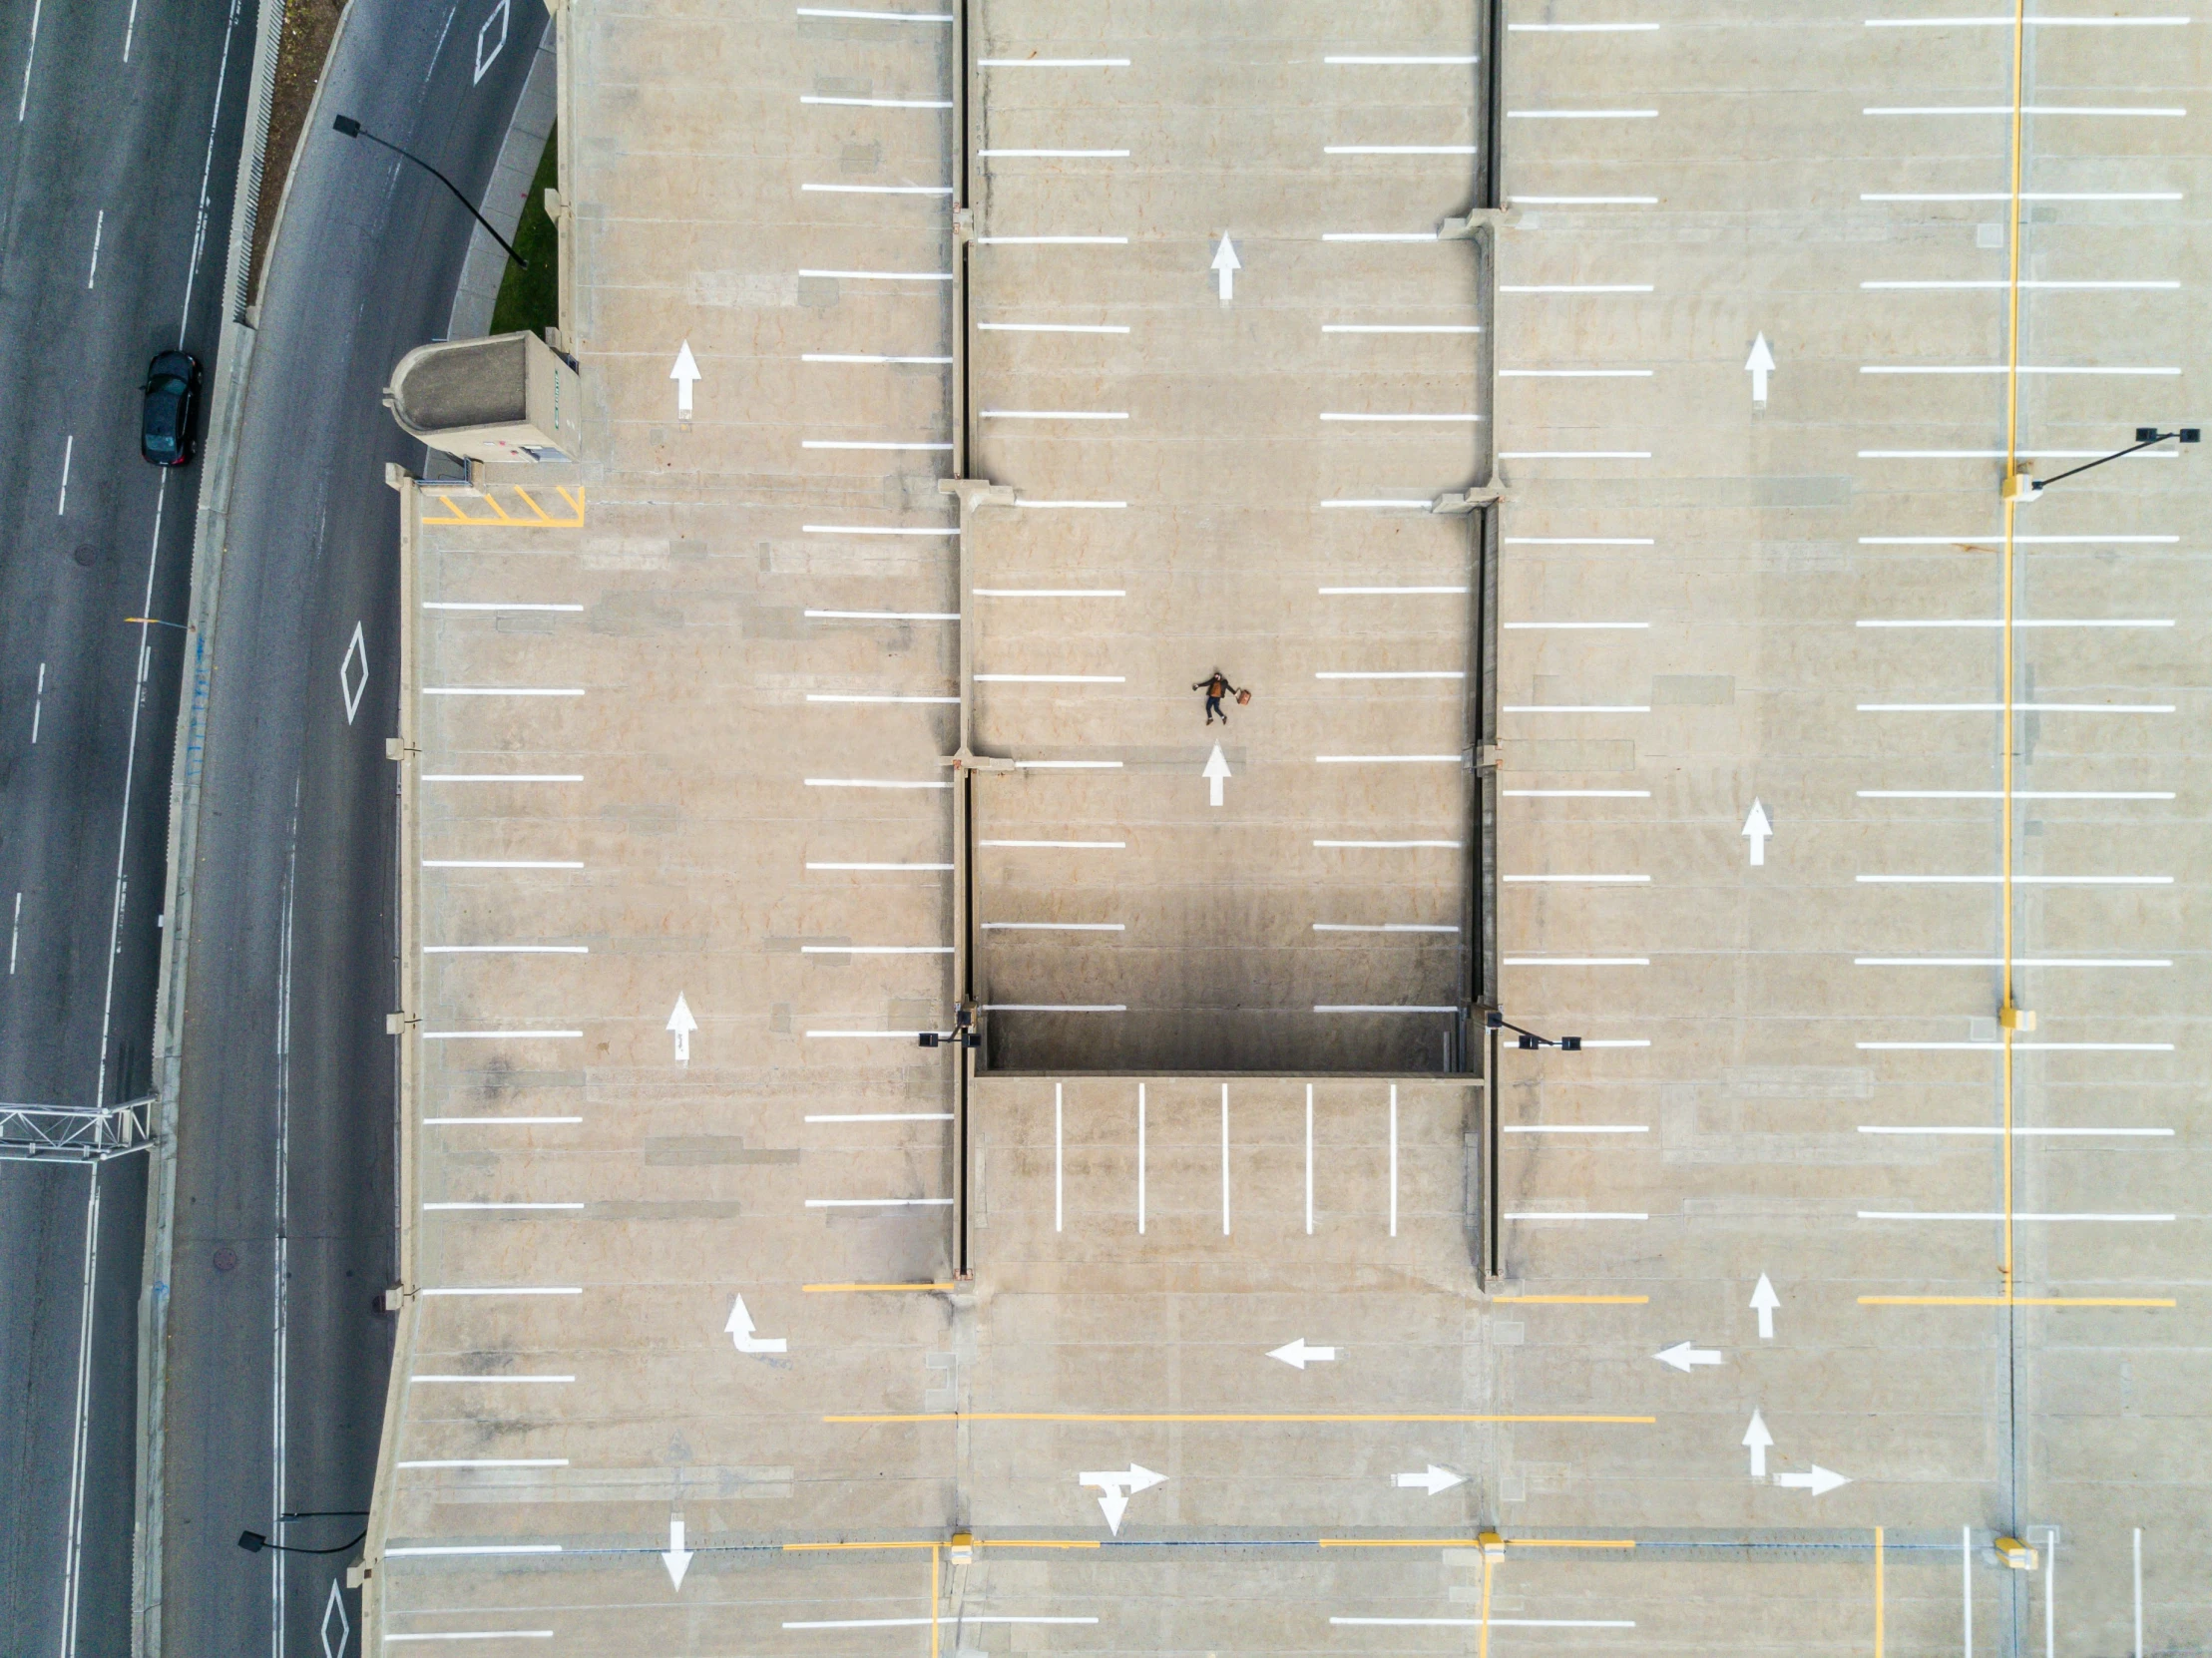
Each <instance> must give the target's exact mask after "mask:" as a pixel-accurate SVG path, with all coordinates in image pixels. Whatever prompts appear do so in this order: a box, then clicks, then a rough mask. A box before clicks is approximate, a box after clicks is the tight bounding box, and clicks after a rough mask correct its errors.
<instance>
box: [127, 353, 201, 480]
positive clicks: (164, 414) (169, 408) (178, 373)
mask: <svg viewBox="0 0 2212 1658" xmlns="http://www.w3.org/2000/svg"><path fill="white" fill-rule="evenodd" d="M140 390H142V391H144V392H145V393H146V411H145V414H144V416H143V418H142V419H141V420H140V422H139V453H140V454H141V455H144V456H145V457H146V458H147V459H148V460H149V461H152V462H153V463H154V464H155V465H156V466H183V465H184V464H185V463H186V462H188V461H190V460H191V459H192V417H193V412H194V409H195V407H196V406H197V405H198V403H199V401H200V364H199V362H198V361H197V360H196V359H195V358H194V357H193V356H192V355H191V354H190V353H189V352H184V351H164V352H162V353H161V354H160V355H159V356H157V357H156V358H155V359H154V360H153V361H152V362H150V363H148V364H147V365H146V384H145V385H144V386H142V387H141V388H140Z"/></svg>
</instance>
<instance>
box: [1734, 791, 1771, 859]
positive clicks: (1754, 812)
mask: <svg viewBox="0 0 2212 1658" xmlns="http://www.w3.org/2000/svg"><path fill="white" fill-rule="evenodd" d="M1741 833H1742V835H1743V838H1744V839H1745V840H1747V841H1749V842H1750V843H1751V867H1752V868H1753V869H1757V868H1758V867H1759V866H1760V865H1761V864H1763V863H1765V862H1766V861H1767V837H1768V836H1769V835H1771V834H1773V833H1774V822H1773V820H1772V819H1771V818H1769V817H1768V816H1767V809H1766V808H1765V807H1764V806H1762V805H1760V804H1759V799H1758V797H1757V796H1756V795H1754V796H1753V797H1752V800H1751V812H1750V815H1749V816H1748V817H1746V818H1745V819H1744V820H1743V829H1742V831H1741Z"/></svg>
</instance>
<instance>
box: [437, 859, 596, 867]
mask: <svg viewBox="0 0 2212 1658" xmlns="http://www.w3.org/2000/svg"><path fill="white" fill-rule="evenodd" d="M422 867H423V868H424V869H582V868H583V867H584V865H583V862H582V861H581V860H568V859H553V858H425V859H423V860H422Z"/></svg>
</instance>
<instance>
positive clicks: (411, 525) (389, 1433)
mask: <svg viewBox="0 0 2212 1658" xmlns="http://www.w3.org/2000/svg"><path fill="white" fill-rule="evenodd" d="M384 477H385V481H386V482H387V483H389V484H390V485H391V486H392V488H394V489H395V490H397V491H398V492H399V664H398V672H399V686H398V690H399V734H398V735H397V736H395V737H393V738H392V739H391V740H390V742H389V743H388V744H387V745H386V750H385V751H386V753H388V754H389V755H390V756H391V758H392V759H393V760H395V761H397V762H398V765H399V789H398V795H399V832H398V834H397V835H396V836H394V837H393V855H394V857H395V858H396V859H397V861H398V864H399V868H398V870H397V872H396V874H397V876H398V881H397V886H398V889H399V914H398V938H397V940H396V941H395V942H396V943H397V945H398V958H399V976H398V980H397V983H396V988H397V996H396V998H395V1000H396V1001H397V1002H398V1004H399V1006H398V1007H397V1008H396V1009H394V1010H393V1012H392V1014H391V1016H390V1018H389V1019H388V1021H387V1022H386V1023H387V1025H388V1027H389V1029H390V1031H391V1034H392V1036H394V1037H395V1038H396V1039H397V1041H398V1043H399V1049H398V1055H397V1058H398V1066H397V1072H398V1087H397V1094H398V1098H397V1100H396V1101H395V1106H396V1114H397V1117H398V1127H399V1169H398V1174H399V1180H398V1184H399V1191H398V1198H399V1203H398V1208H399V1217H398V1226H399V1282H398V1283H397V1284H395V1285H394V1286H392V1288H391V1290H389V1291H387V1292H386V1294H387V1297H388V1298H391V1299H396V1301H397V1303H398V1305H397V1307H396V1309H395V1311H397V1313H398V1314H399V1328H398V1330H397V1331H396V1332H395V1333H394V1337H393V1341H392V1368H391V1374H390V1376H389V1378H388V1379H387V1381H386V1383H385V1389H384V1420H383V1426H382V1428H381V1430H380V1431H379V1433H378V1436H377V1442H376V1483H375V1484H374V1486H372V1487H371V1492H370V1496H369V1516H368V1526H367V1528H366V1535H365V1536H364V1537H363V1539H362V1544H361V1557H360V1558H359V1559H358V1560H356V1561H354V1562H353V1563H352V1564H351V1565H349V1566H348V1567H347V1568H346V1585H347V1587H349V1588H354V1589H358V1590H360V1592H361V1650H362V1651H364V1652H373V1651H376V1650H378V1648H379V1647H380V1646H381V1645H382V1642H383V1623H384V1586H383V1577H382V1567H383V1563H384V1539H385V1538H386V1537H387V1536H389V1535H390V1533H391V1505H392V1494H393V1479H394V1474H395V1471H396V1470H395V1469H394V1467H393V1459H394V1458H395V1457H396V1456H397V1455H398V1453H399V1436H400V1430H401V1428H402V1426H403V1423H402V1419H403V1417H404V1415H405V1411H406V1403H407V1374H408V1370H409V1368H410V1366H411V1363H412V1360H413V1355H414V1351H415V1332H416V1325H417V1321H418V1319H419V1316H420V1312H421V1299H420V1297H419V1295H418V1294H417V1289H418V1285H417V1282H416V1268H415V1249H416V1245H417V1242H418V1241H419V1240H418V1236H417V1228H416V1217H417V1215H418V1214H419V1212H420V1206H419V1205H418V1204H417V1202H416V1201H415V1183H416V1175H417V1163H416V1150H417V1139H418V1137H419V1134H420V1130H421V1122H422V1113H421V1105H422V1100H421V1087H420V1080H421V1074H422V1067H421V1059H422V1043H421V1033H422V998H421V975H420V970H419V968H418V966H417V964H418V963H419V961H420V959H421V958H420V951H419V949H418V946H419V943H420V940H419V939H418V937H417V931H416V930H417V928H418V927H419V925H420V922H421V902H420V899H421V893H420V886H421V879H422V859H421V857H420V850H421V839H422V835H421V820H420V816H419V809H420V805H421V796H420V792H419V789H418V786H417V773H418V771H419V769H420V765H421V759H422V744H421V742H420V741H419V740H418V735H419V734H418V732H417V729H416V701H417V697H416V688H415V687H416V681H417V678H418V675H419V670H418V668H417V665H416V654H415V623H416V619H417V617H419V616H420V614H421V612H420V608H419V606H418V605H417V603H416V598H415V596H416V592H417V580H416V579H417V575H418V570H417V561H418V560H419V558H420V555H421V540H422V524H421V520H422V494H421V490H420V488H419V482H418V480H416V479H415V478H413V477H410V476H409V475H408V474H407V472H406V471H405V470H404V469H403V468H400V467H397V466H388V467H386V468H385V469H384Z"/></svg>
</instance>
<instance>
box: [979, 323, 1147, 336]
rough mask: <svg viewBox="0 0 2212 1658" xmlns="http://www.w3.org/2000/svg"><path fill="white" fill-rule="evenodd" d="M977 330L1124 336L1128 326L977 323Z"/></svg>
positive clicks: (985, 331) (1008, 332)
mask: <svg viewBox="0 0 2212 1658" xmlns="http://www.w3.org/2000/svg"><path fill="white" fill-rule="evenodd" d="M976 327H977V329H978V330H979V331H980V332H982V333H986V334H1125V333H1127V332H1128V331H1129V330H1128V325H1127V324H1126V323H1121V322H979V323H977V324H976Z"/></svg>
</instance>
